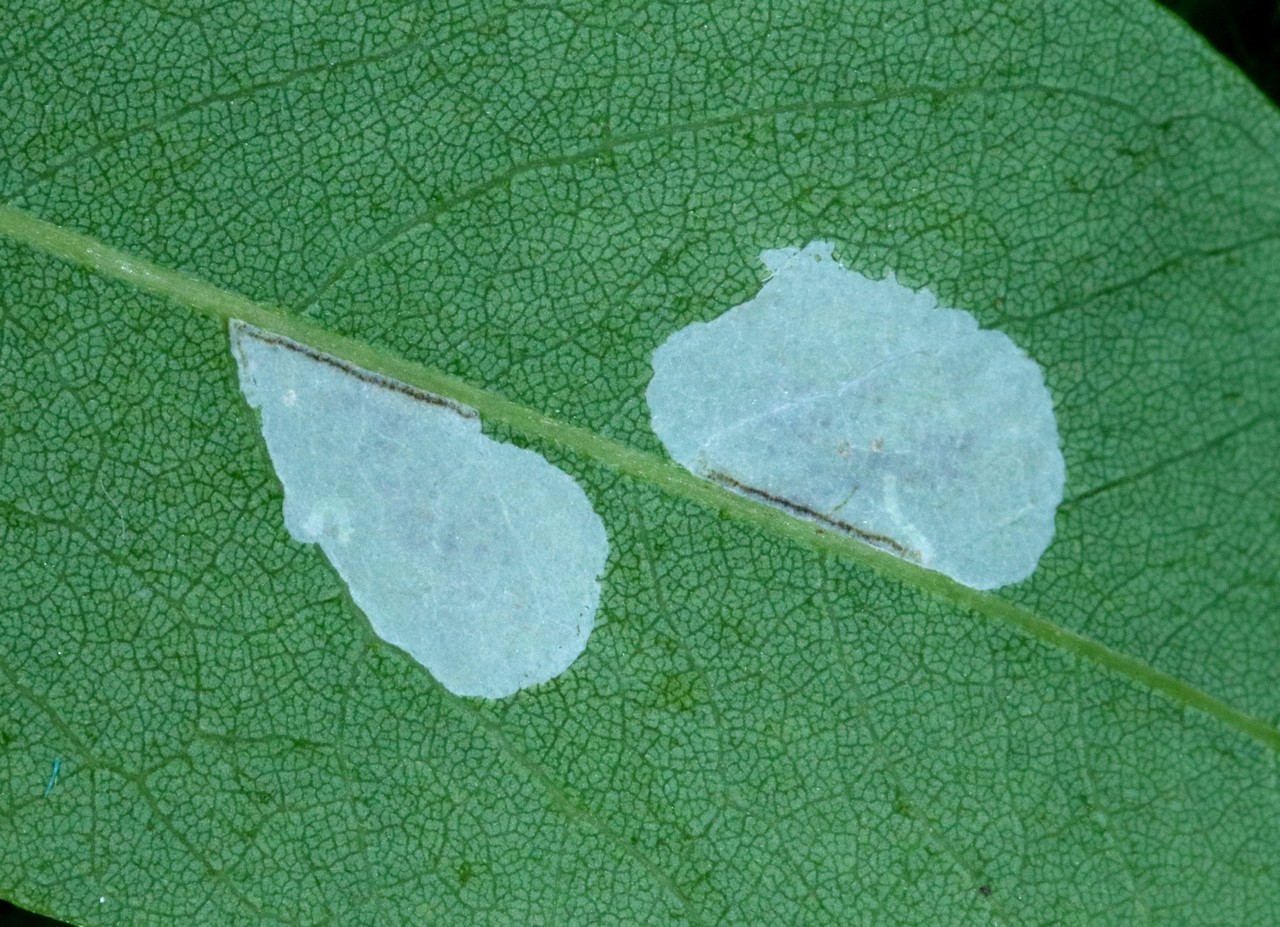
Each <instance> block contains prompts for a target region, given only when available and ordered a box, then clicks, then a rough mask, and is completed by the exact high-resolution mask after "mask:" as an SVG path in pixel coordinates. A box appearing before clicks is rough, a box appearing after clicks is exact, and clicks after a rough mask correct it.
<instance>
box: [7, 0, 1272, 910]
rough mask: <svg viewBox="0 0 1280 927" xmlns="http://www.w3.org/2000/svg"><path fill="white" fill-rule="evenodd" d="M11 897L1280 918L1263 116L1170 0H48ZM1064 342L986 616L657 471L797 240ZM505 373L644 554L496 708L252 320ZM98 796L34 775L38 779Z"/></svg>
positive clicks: (19, 409) (474, 401)
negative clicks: (1053, 449) (353, 515)
mask: <svg viewBox="0 0 1280 927" xmlns="http://www.w3.org/2000/svg"><path fill="white" fill-rule="evenodd" d="M9 18H10V19H11V28H7V29H6V30H5V34H4V36H3V38H2V39H0V97H2V98H3V99H4V101H5V106H4V109H5V112H6V113H7V115H8V126H7V128H6V131H5V132H4V133H0V197H3V200H4V202H5V203H7V204H8V205H7V206H5V207H3V211H0V236H2V238H3V240H0V576H2V577H3V581H2V582H0V616H2V618H0V622H2V623H0V688H2V690H3V693H4V698H3V699H0V782H2V783H3V790H2V791H0V821H2V822H3V823H2V824H0V894H3V895H4V896H5V897H8V898H11V899H13V900H14V901H16V902H18V903H21V904H23V905H25V906H28V907H31V908H34V909H38V910H42V911H47V912H50V913H53V914H56V915H57V916H59V917H62V918H64V919H68V920H73V921H75V922H77V923H85V924H94V925H97V924H103V925H106V924H122V925H123V924H128V925H170V924H210V925H239V924H246V923H253V924H264V925H266V924H297V925H303V924H306V925H311V924H354V923H410V922H418V923H429V924H449V925H452V924H474V925H487V924H492V925H515V924H520V925H525V924H556V925H608V924H626V925H634V924H654V925H669V924H688V925H708V927H709V925H726V924H783V925H802V924H804V925H812V924H851V923H852V924H861V923H867V924H872V923H874V924H886V923H894V924H898V923H900V924H946V925H967V924H1044V925H1050V924H1089V925H1097V924H1103V925H1105V924H1124V925H1130V924H1148V923H1149V924H1166V923H1185V924H1205V925H1208V924H1242V923H1269V922H1274V921H1276V920H1278V919H1280V837H1278V836H1277V835H1280V792H1278V788H1280V787H1278V784H1277V761H1276V756H1277V751H1280V731H1278V730H1277V725H1278V724H1280V687H1278V686H1277V685H1276V671H1275V667H1276V666H1277V665H1278V664H1280V621H1277V605H1278V604H1280V593H1278V590H1277V581H1276V575H1275V564H1276V563H1277V562H1280V483H1277V481H1276V480H1275V479H1274V473H1275V464H1274V461H1275V459H1276V455H1277V452H1280V428H1278V426H1277V414H1276V413H1277V403H1278V402H1280V364H1277V360H1278V357H1280V315H1278V314H1277V313H1276V297H1275V294H1276V293H1277V292H1280V244H1278V237H1277V236H1278V233H1280V161H1278V159H1277V152H1280V122H1278V121H1277V119H1276V116H1275V111H1274V109H1272V108H1270V107H1269V106H1268V105H1267V104H1266V103H1265V102H1264V101H1263V100H1262V99H1261V98H1260V96H1259V95H1258V94H1257V93H1256V92H1255V91H1253V90H1252V89H1251V88H1249V87H1248V86H1247V85H1246V84H1245V82H1244V80H1243V79H1242V78H1241V77H1240V76H1239V75H1238V74H1236V73H1235V72H1233V71H1232V70H1230V69H1229V68H1228V67H1226V66H1225V65H1224V64H1222V63H1221V62H1220V61H1219V60H1218V59H1217V58H1216V56H1214V55H1213V54H1212V53H1211V52H1210V51H1208V50H1207V49H1206V48H1205V47H1204V46H1203V45H1202V44H1201V43H1200V42H1199V41H1198V40H1196V39H1194V38H1193V37H1192V36H1190V35H1189V34H1188V33H1187V32H1186V31H1185V30H1184V29H1183V28H1182V27H1181V26H1179V25H1178V24H1177V23H1176V22H1175V21H1174V20H1172V19H1171V18H1170V17H1168V16H1167V15H1165V14H1163V13H1160V12H1158V11H1157V10H1155V9H1154V8H1149V7H1147V6H1144V5H1139V4H1129V3H1123V4H1107V3H1102V2H1092V0H1091V2H1086V3H1084V4H1076V5H1074V6H1073V7H1071V9H1069V10H1064V11H1053V12H1046V11H1045V10H1044V9H1043V8H1041V7H1040V6H1038V5H1032V4H1023V5H1011V6H1000V7H994V6H986V5H983V4H975V3H956V4H943V5H941V6H939V5H938V4H922V5H920V6H919V8H916V7H913V6H910V5H903V4H900V3H887V2H886V3H872V4H861V5H858V6H857V7H848V8H842V7H840V6H839V5H830V4H813V5H810V4H803V3H798V2H789V3H785V4H782V5H780V6H774V7H771V8H769V9H768V10H764V9H752V10H730V9H728V8H716V9H712V10H707V9H704V8H701V7H699V8H694V7H692V6H690V7H687V8H686V7H685V6H683V5H680V6H653V5H640V4H637V5H634V6H627V5H623V4H619V3H583V4H579V5H569V4H566V5H563V6H553V7H530V6H514V5H513V6H496V7H495V6H493V5H492V4H487V5H481V4H477V5H475V6H474V7H472V6H465V5H451V6H448V7H443V8H439V7H437V6H436V5H426V4H404V5H396V4H394V3H375V4H363V5H361V7H360V9H359V10H358V11H347V10H344V9H342V8H339V7H337V6H336V5H335V6H334V7H332V8H330V7H327V6H323V5H322V6H316V7H299V8H296V9H294V10H292V11H290V13H289V14H288V15H283V14H280V15H277V14H275V13H272V12H270V11H268V10H266V8H264V7H263V6H262V5H261V4H255V3H219V4H208V5H207V6H206V7H200V6H198V5H188V6H184V7H180V8H179V7H174V8H169V7H165V6H163V5H156V6H142V5H134V4H129V3H122V4H106V5H91V6H86V7H83V8H79V9H73V8H69V9H67V10H65V11H62V12H60V13H57V14H50V13H49V12H48V11H47V10H45V9H44V8H43V7H41V6H39V5H36V4H30V5H19V6H18V7H17V8H15V9H14V10H12V11H11V12H10V13H9ZM818 239H821V240H828V241H833V242H835V243H836V246H837V247H836V257H837V258H838V259H839V260H840V261H841V262H842V263H843V264H845V265H846V266H848V267H850V268H853V269H855V270H857V271H858V272H860V273H863V274H866V275H868V276H871V277H881V276H884V275H885V274H886V273H888V272H890V271H892V272H893V273H895V274H896V275H897V277H898V279H899V280H900V281H901V282H903V283H904V284H906V285H908V286H912V287H928V288H930V289H931V290H933V291H934V292H935V293H937V294H938V296H939V298H940V300H941V302H942V303H943V304H945V305H951V306H958V307H962V308H964V309H966V310H967V311H969V312H971V313H973V314H974V315H975V316H976V317H977V318H978V320H979V321H980V322H981V324H982V325H983V326H985V327H990V328H998V329H1000V330H1001V331H1004V332H1005V333H1006V334H1008V335H1009V336H1010V338H1012V339H1013V340H1014V342H1015V343H1017V344H1018V345H1020V346H1021V347H1023V348H1024V349H1025V350H1026V351H1027V352H1028V353H1029V354H1030V355H1031V356H1032V357H1033V358H1035V359H1036V360H1037V361H1038V362H1039V363H1040V364H1041V366H1042V367H1043V368H1044V371H1045V377H1046V382H1047V384H1048V386H1049V389H1050V391H1051V392H1052V394H1053V396H1054V400H1055V407H1056V414H1057V418H1058V424H1059V429H1060V434H1061V437H1062V445H1063V453H1064V456H1065V458H1066V462H1067V480H1068V484H1067V492H1066V501H1065V502H1064V504H1063V505H1062V507H1061V508H1060V510H1059V513H1058V519H1057V532H1056V535H1055V538H1054V541H1053V543H1052V544H1051V545H1050V547H1049V549H1048V551H1047V552H1046V554H1045V556H1044V558H1043V559H1042V561H1041V563H1040V565H1039V567H1038V569H1037V570H1036V572H1035V573H1034V574H1033V575H1032V577H1031V578H1030V579H1029V580H1027V581H1026V582H1024V583H1021V584H1019V585H1016V586H1012V587H1007V588H1005V589H1002V590H999V591H998V592H996V593H990V594H984V593H977V592H974V591H972V590H967V589H964V588H963V587H959V586H956V585H955V584H954V583H950V582H949V581H947V580H945V579H943V578H942V577H940V576H937V575H936V574H932V573H928V572H925V571H922V570H920V569H918V568H915V567H913V566H911V565H910V564H906V563H904V562H902V561H898V560H895V559H894V558H892V557H890V556H889V555H887V554H884V553H882V552H878V551H875V550H873V549H870V548H867V547H865V546H863V545H860V544H858V543H857V542H855V541H852V540H850V539H845V538H840V537H835V536H833V535H831V534H824V533H822V532H820V531H817V530H816V529H815V528H814V526H812V525H809V524H807V523H804V522H801V521H798V520H796V519H793V518H791V517H789V516H786V515H784V514H782V513H780V512H775V511H773V510H770V509H766V508H764V507H762V506H760V505H758V504H756V503H754V502H751V501H750V500H746V499H743V498H741V497H736V496H733V495H731V494H729V493H727V492H725V491H723V490H721V489H719V488H717V487H715V486H713V485H711V484H709V483H705V482H702V481H699V480H697V479H695V478H694V477H692V476H691V475H690V474H688V473H687V472H686V471H684V470H683V469H681V468H680V467H678V466H676V465H675V464H673V463H672V462H671V461H670V460H669V459H667V458H666V457H665V455H664V453H663V452H662V450H661V446H660V444H659V443H658V441H657V440H656V438H655V437H654V435H653V433H652V431H651V430H650V428H649V422H648V413H647V409H646V407H645V404H644V391H645V387H646V385H647V383H648V380H649V377H650V375H651V370H650V366H649V358H650V355H651V354H652V352H653V350H654V349H655V348H656V347H657V346H658V345H659V344H661V343H662V342H663V341H664V340H665V339H666V338H667V337H668V336H669V335H670V334H671V333H672V332H673V331H675V330H677V329H679V328H680V327H682V326H684V325H686V324H689V323H691V322H694V321H705V320H707V319H710V318H714V317H715V316H716V315H718V314H719V313H721V312H723V311H724V310H725V309H727V308H728V307H730V306H733V305H737V304H739V303H742V302H743V301H744V300H746V299H748V298H750V297H751V295H752V294H753V293H754V292H755V291H756V290H757V289H758V287H759V284H760V280H761V277H762V273H763V268H762V266H761V265H760V264H759V263H758V260H757V256H758V255H759V253H760V252H761V251H762V250H764V249H767V248H777V247H785V246H798V245H802V244H804V243H805V242H807V241H812V240H818ZM233 317H234V318H241V319H245V320H246V321H249V322H251V323H252V324H255V325H258V326H260V327H263V328H266V329H268V330H272V331H277V332H279V333H281V334H284V335H287V336H289V337H293V338H297V339H299V340H303V341H306V342H307V343H309V344H312V345H314V346H315V347H317V348H319V349H321V350H324V351H328V352H330V353H333V354H336V355H338V356H341V357H343V358H345V359H347V360H349V361H351V362H352V363H356V364H359V365H361V366H364V367H367V368H370V369H374V370H377V371H379V372H381V373H385V374H387V375H390V376H394V377H398V378H400V379H402V380H404V381H406V382H408V383H411V384H413V385H415V386H418V387H421V388H423V389H428V390H431V391H433V392H437V393H440V394H443V395H447V396H449V397H450V398H453V399H455V400H458V401H460V402H464V403H466V404H468V405H471V406H473V407H475V408H476V409H478V410H479V411H480V413H481V415H482V418H483V420H484V423H485V427H486V429H487V430H488V431H489V432H490V433H492V434H493V435H494V436H496V437H500V438H502V439H504V440H510V441H514V442H516V443H518V444H521V445H523V446H528V447H531V448H533V449H535V450H537V451H539V452H540V453H542V454H544V455H545V456H546V457H547V458H548V459H549V460H550V461H551V462H552V463H554V464H555V465H556V466H558V467H560V468H562V469H564V470H566V471H567V472H569V473H570V474H572V475H573V476H574V478H575V479H577V480H578V482H579V483H580V484H581V485H582V486H583V487H584V489H585V490H586V492H587V493H588V495H589V497H590V498H591V500H592V503H593V505H594V507H595V508H596V510H597V511H598V512H599V513H600V515H601V516H602V518H603V519H604V522H605V525H606V527H607V530H608V532H609V535H610V544H611V554H610V560H609V564H608V566H607V570H606V574H605V577H604V589H603V597H602V602H601V607H600V611H599V613H598V615H597V619H596V620H597V627H596V630H595V632H594V633H593V635H592V637H591V639H590V641H589V643H588V645H587V649H586V651H585V652H584V653H583V655H582V657H580V658H579V660H578V662H577V663H575V664H574V666H573V667H572V669H571V670H570V671H569V672H568V673H566V674H565V675H564V676H562V677H560V678H559V679H557V680H555V681H554V682H553V683H551V684H548V685H546V686H544V687H541V688H538V689H535V690H530V691H527V692H524V693H521V694H518V695H516V696H514V697H512V698H510V699H507V700H503V701H498V702H484V701H477V700H470V699H462V698H458V697H455V696H453V695H450V694H449V693H448V692H446V691H445V690H443V689H442V688H441V687H440V686H438V685H437V684H436V683H435V682H434V681H433V680H432V679H431V677H430V676H429V675H428V674H427V673H426V672H424V671H423V670H422V669H421V667H420V666H418V665H417V664H416V663H415V662H414V661H413V660H412V659H410V658H409V657H408V656H406V655H405V654H403V653H401V652H399V651H397V650H395V649H393V648H390V647H388V646H386V645H384V644H382V643H381V642H380V641H378V639H377V638H376V637H375V636H374V635H373V634H372V632H371V631H370V629H369V627H368V625H367V623H366V621H365V619H364V618H363V616H362V615H361V614H360V612H359V611H358V610H357V609H356V608H355V606H354V605H353V604H352V603H351V601H350V599H349V597H348V595H347V592H346V589H345V588H344V586H343V585H342V583H341V581H340V580H339V579H338V578H337V576H336V575H335V574H334V572H333V571H332V569H331V568H330V566H329V564H328V563H327V562H326V561H325V559H324V557H323V555H322V554H321V553H320V552H319V550H318V549H317V548H315V547H312V546H308V545H301V544H297V543H295V542H293V541H292V540H291V539H290V538H289V536H288V534H287V533H286V532H285V530H284V526H283V523H282V518H281V491H280V486H279V483H278V482H277V480H276V478H275V475H274V473H273V472H272V469H271V465H270V461H269V459H268V457H267V454H266V450H265V448H264V446H263V443H262V438H261V434H260V430H259V425H258V421H257V419H256V418H255V415H254V414H253V413H252V412H251V410H249V409H248V408H247V407H246V406H245V404H244V402H243V400H242V399H241V397H240V394H239V390H238V387H237V382H236V371H235V365H234V362H233V360H232V357H231V354H230V352H229V350H228V345H227V330H226V325H227V320H228V319H229V318H233ZM55 763H58V764H59V765H58V769H59V774H58V776H57V777H56V780H55V779H54V777H52V776H51V772H52V770H53V767H54V764H55Z"/></svg>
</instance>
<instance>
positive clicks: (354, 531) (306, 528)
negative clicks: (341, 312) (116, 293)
mask: <svg viewBox="0 0 1280 927" xmlns="http://www.w3.org/2000/svg"><path fill="white" fill-rule="evenodd" d="M231 345H232V351H233V353H234V355H235V358H236V362H237V364H238V366H239V371H240V388H241V390H242V392H243V393H244V395H245V398H246V399H247V400H248V402H249V404H250V405H251V406H253V407H254V408H256V409H259V410H260V411H261V415H262V433H263V437H264V438H265V440H266V444H267V451H268V453H269V454H270V456H271V461H272V464H273V466H274V467H275V471H276V474H277V476H278V477H279V479H280V482H281V484H282V486H283V487H284V522H285V527H286V529H287V530H288V531H289V534H290V535H291V536H292V537H293V538H294V539H295V540H298V541H301V542H304V543H313V544H319V545H320V547H321V549H322V550H323V551H324V552H325V554H326V555H327V556H328V558H329V561H330V563H332V565H333V567H334V569H336V570H337V572H338V574H339V575H340V576H341V577H342V579H343V580H344V581H345V582H346V583H347V586H348V588H349V589H350V591H351V597H352V599H353V600H354V601H355V603H356V604H357V605H358V606H359V607H360V608H361V609H362V610H363V611H364V613H365V615H366V616H368V619H369V622H370V624H371V625H372V627H373V630H374V631H375V632H376V633H377V634H378V636H379V637H381V638H382V639H384V640H386V641H387V642H388V643H391V644H394V645H395V646H397V647H400V648H402V649H404V650H405V651H407V652H408V653H409V654H410V655H411V656H412V657H413V658H414V659H416V660H417V661H418V662H419V663H421V664H422V665H423V666H425V667H426V668H427V670H429V671H430V672H431V674H432V675H433V676H435V678H436V679H437V680H439V681H440V683H441V684H442V685H444V687H445V688H446V689H448V690H449V691H450V692H453V693H455V694H457V695H468V696H480V697H484V698H502V697H505V696H508V695H511V694H513V693H515V692H517V691H519V690H521V689H524V688H527V687H529V686H534V685H537V684H539V683H543V682H547V681H548V680H551V679H554V678H555V677H556V676H558V675H560V674H561V673H563V672H564V671H565V670H566V669H568V667H569V666H570V665H571V664H572V663H573V662H574V660H576V659H577V657H578V656H579V655H580V654H581V653H582V651H583V650H584V648H585V647H586V643H587V638H588V637H589V636H590V634H591V631H592V628H593V626H594V619H595V612H596V608H597V606H598V604H599V600H600V580H599V578H600V575H601V574H602V572H603V571H604V566H605V559H606V556H607V554H608V549H609V545H608V539H607V536H606V533H605V529H604V524H603V523H602V522H601V520H600V517H599V515H597V514H596V512H595V510H594V509H593V508H592V506H591V503H590V501H589V500H588V499H587V496H586V494H585V493H584V492H583V491H582V488H581V487H580V486H579V485H578V484H577V483H576V482H575V481H574V480H573V478H572V477H570V476H569V475H568V474H566V473H565V472H564V471H562V470H560V469H559V468H557V467H555V466H553V465H552V464H551V463H549V462H548V461H547V460H546V459H545V458H544V457H542V456H541V455H540V454H537V453H535V452H533V451H530V450H525V449H523V448H518V447H516V446H514V445H511V444H506V443H504V442H501V441H496V440H494V439H493V438H490V437H488V436H486V435H485V434H484V433H483V432H482V431H481V428H480V420H479V418H478V416H477V415H476V413H475V412H474V411H473V410H471V409H468V408H466V407H463V406H460V405H457V404H456V403H453V402H452V401H450V400H448V399H444V398H442V397H439V396H434V395H432V394H429V393H425V392H422V391H420V390H417V389H415V388H413V387H411V386H408V385H406V384H403V383H399V382H396V381H393V380H389V379H387V378H385V377H382V376H379V375H377V374H374V373H371V372H369V371H366V370H362V369H360V368H358V367H354V366H352V365H350V364H347V363H345V362H343V361H341V360H339V359H337V358H334V357H331V356H329V355H326V354H322V353H320V352H317V351H314V350H312V349H311V348H308V347H306V346H304V345H301V344H298V343H296V342H293V341H290V340H288V339H286V338H282V337H280V336H277V335H273V334H270V333H268V332H264V331H262V330H260V329H257V328H254V327H253V326H250V325H247V324H245V323H243V322H238V321H233V322H232V323H231Z"/></svg>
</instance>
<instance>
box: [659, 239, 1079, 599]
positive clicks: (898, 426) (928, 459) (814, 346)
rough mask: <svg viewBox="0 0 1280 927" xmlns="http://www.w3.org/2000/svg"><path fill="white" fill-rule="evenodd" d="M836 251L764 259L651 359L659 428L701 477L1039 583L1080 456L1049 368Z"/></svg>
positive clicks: (870, 535) (986, 581)
mask: <svg viewBox="0 0 1280 927" xmlns="http://www.w3.org/2000/svg"><path fill="white" fill-rule="evenodd" d="M831 255H832V246H831V245H830V244H827V243H825V242H813V243H811V244H809V245H808V246H806V247H805V248H803V249H796V248H783V249H779V250H775V251H765V252H764V253H763V254H762V255H761V258H762V260H763V261H764V263H765V265H766V266H767V267H768V268H769V270H770V271H771V272H772V275H771V276H770V278H769V279H768V281H767V282H766V283H765V284H764V286H763V287H762V288H761V290H760V292H759V293H758V294H757V295H756V297H755V298H754V299H752V300H750V301H749V302H746V303H743V304H742V305H740V306H737V307H735V308H733V309H730V310H729V311H728V312H726V313H724V314H723V315H721V316H720V317H719V318H717V319H715V320H713V321H711V322H708V323H705V324H695V325H690V326H688V327H686V328H684V329H681V330H680V331H678V332H676V333H675V334H674V335H672V336H671V337H670V338H669V339H667V341H666V343H665V344H663V345H662V346H661V347H660V348H658V350H657V351H655V352H654V355H653V371H654V375H653V381H652V382H651V383H650V385H649V390H648V400H649V409H650V413H651V415H652V419H653V430H654V431H655V432H656V433H657V435H658V437H659V438H660V439H661V440H662V442H663V444H665V445H666V447H667V450H668V451H669V452H670V454H671V456H672V457H673V458H675V460H676V461H678V462H679V463H681V464H683V465H684V466H685V467H688V468H689V469H690V470H691V471H693V472H694V473H696V474H698V475H700V476H703V477H706V478H708V479H712V480H715V481H717V482H720V483H722V484H723V485H725V486H727V487H729V488H731V489H734V490H737V491H739V492H742V493H745V494H747V495H750V496H754V497H756V498H759V499H762V500H764V501H767V502H770V503H772V504H774V505H777V506H779V507H781V508H784V509H787V510H788V511H791V512H792V513H794V514H796V515H800V516H803V517H807V518H812V519H814V520H817V521H819V522H822V523H824V524H826V525H828V526H830V527H833V528H836V529H838V530H841V531H845V532H847V533H849V534H853V535H855V536H857V537H860V538H862V539H863V540H865V541H868V542H869V543H872V544H875V545H877V546H879V547H882V548H884V549H886V550H889V551H892V552H893V553H896V554H898V555H899V556H902V557H905V558H907V559H910V560H914V561H916V562H917V563H920V564H922V565H923V566H926V567H928V568H930V569H933V570H937V571H939V572H941V573H945V574H947V575H948V576H950V577H952V578H953V579H955V580H957V581H959V582H961V583H964V584H966V585H968V586H972V587H974V588H976V589H992V588H995V587H996V586H1002V585H1005V584H1006V583H1013V582H1017V581H1019V580H1022V579H1025V578H1026V577H1028V576H1030V575H1031V572H1032V571H1033V570H1034V569H1035V567H1036V564H1037V563H1038V562H1039V560H1040V555H1041V554H1043V553H1044V551H1045V548H1047V547H1048V546H1049V541H1050V540H1051V539H1052V537H1053V519H1054V512H1055V510H1056V509H1057V506H1058V503H1059V502H1061V501H1062V489H1063V483H1064V481H1065V475H1066V473H1065V466H1064V464H1063V460H1062V453H1061V451H1060V450H1059V449H1058V428H1057V423H1056V421H1055V420H1054V416H1053V400H1052V398H1051V397H1050V396H1049V391H1048V389H1047V388H1046V387H1045V383H1044V377H1043V376H1042V374H1041V372H1040V367H1039V365H1037V364H1036V363H1035V361H1033V360H1031V359H1030V358H1029V357H1027V355H1026V354H1025V353H1023V351H1022V350H1021V349H1020V348H1018V346H1017V345H1015V344H1014V343H1013V342H1012V341H1010V340H1009V338H1008V337H1007V336H1006V335H1004V334H1003V333H1001V332H998V331H991V330H984V329H980V328H979V327H978V323H977V321H976V320H975V319H974V318H973V316H971V315H969V313H967V312H964V311H962V310H959V309H945V308H941V307H939V306H938V304H937V300H936V299H935V297H934V296H933V294H932V293H929V292H928V291H926V290H920V291H915V290H910V289H908V288H906V287H904V286H901V285H900V284H898V283H897V282H896V281H895V280H894V279H893V278H892V277H890V278H889V279H887V280H871V279H868V278H867V277H864V276H862V275H861V274H858V273H855V272H853V271H851V270H849V269H847V268H845V267H843V266H841V265H840V264H839V263H837V262H836V261H835V260H834V259H833V258H832V256H831Z"/></svg>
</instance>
